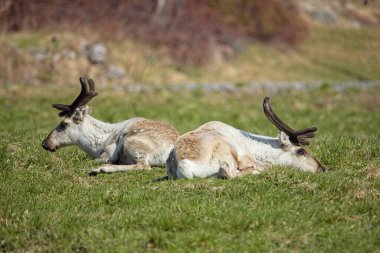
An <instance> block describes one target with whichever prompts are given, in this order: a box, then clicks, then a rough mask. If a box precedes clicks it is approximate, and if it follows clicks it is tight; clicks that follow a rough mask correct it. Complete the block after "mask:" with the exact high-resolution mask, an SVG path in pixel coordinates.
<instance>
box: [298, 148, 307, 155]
mask: <svg viewBox="0 0 380 253" xmlns="http://www.w3.org/2000/svg"><path fill="white" fill-rule="evenodd" d="M305 154H306V150H305V149H303V148H300V149H298V150H297V155H299V156H301V155H305Z"/></svg>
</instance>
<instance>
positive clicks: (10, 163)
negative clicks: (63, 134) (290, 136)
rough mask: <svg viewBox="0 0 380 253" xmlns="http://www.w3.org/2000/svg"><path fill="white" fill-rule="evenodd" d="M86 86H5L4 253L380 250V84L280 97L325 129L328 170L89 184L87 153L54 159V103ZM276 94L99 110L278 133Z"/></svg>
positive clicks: (126, 101)
mask: <svg viewBox="0 0 380 253" xmlns="http://www.w3.org/2000/svg"><path fill="white" fill-rule="evenodd" d="M76 92H77V90H73V91H68V90H64V91H60V90H56V89H53V88H51V89H42V88H34V89H32V88H30V87H28V88H25V89H24V88H20V87H19V88H17V87H15V88H12V89H1V90H0V107H1V110H0V161H1V168H0V251H4V252H25V251H28V252H36V251H43V252H61V251H66V252H95V251H99V252H103V251H108V252H126V251H127V252H146V251H152V252H189V251H191V252H289V251H290V252H380V217H379V214H380V201H379V199H380V157H379V154H380V143H379V137H380V130H379V125H380V114H379V108H380V96H379V94H380V93H379V92H380V90H379V88H376V89H373V90H369V91H360V90H351V91H347V92H344V93H336V92H334V91H332V90H330V89H328V88H325V89H323V90H314V91H311V92H308V93H295V92H287V93H282V94H273V95H272V96H271V98H272V103H273V107H274V108H275V110H276V111H278V114H279V115H281V116H282V117H283V118H284V120H285V121H287V122H289V124H290V125H291V126H294V127H306V126H310V125H316V126H318V128H319V132H318V135H317V137H316V139H315V140H314V141H313V143H312V145H311V146H310V150H311V152H312V153H313V154H314V155H315V156H316V157H318V158H320V160H321V162H322V163H323V164H324V165H326V166H327V167H328V168H329V171H328V172H327V173H323V174H309V173H301V172H298V171H295V170H293V169H291V168H280V167H278V168H272V169H270V170H269V171H267V172H265V173H262V174H260V175H255V176H254V175H252V176H247V177H244V178H238V179H234V180H230V181H227V180H219V179H207V180H177V181H162V182H153V179H155V178H158V177H161V176H163V175H164V174H165V170H164V169H163V168H156V169H154V170H152V171H148V172H146V171H145V172H132V173H124V174H123V173H120V174H110V175H99V176H97V177H90V176H88V175H87V173H88V172H89V171H90V169H91V168H92V167H93V166H95V165H96V164H95V163H94V162H93V161H91V160H90V159H89V158H88V157H87V156H86V155H85V154H84V153H83V152H81V151H80V150H79V149H78V148H75V147H70V148H65V149H61V150H59V151H57V152H56V153H48V152H47V151H45V150H43V149H42V147H41V141H42V140H43V138H44V137H45V136H46V135H47V134H48V133H49V132H50V130H51V129H53V127H55V125H56V124H58V122H59V120H60V119H59V118H58V116H56V111H55V110H54V109H52V108H51V104H52V103H54V102H65V101H69V100H70V99H71V98H72V97H73V96H74V94H75V93H76ZM265 95H266V94H254V95H252V94H245V95H244V94H223V93H220V94H218V93H215V94H206V93H202V92H198V91H197V92H194V93H183V94H175V93H170V92H165V91H157V92H156V93H155V92H152V93H145V94H116V93H112V92H110V91H104V92H102V93H101V94H100V95H99V96H98V97H97V98H96V99H94V100H93V101H92V102H91V105H92V107H93V108H94V112H93V115H94V116H95V117H97V118H99V119H102V120H104V121H111V122H117V121H121V120H123V119H126V118H129V117H134V116H143V117H148V118H154V119H160V120H165V121H168V122H170V123H172V124H173V125H175V126H176V127H177V129H178V130H179V131H180V132H181V133H184V132H186V131H189V130H192V129H194V128H196V127H198V126H199V125H200V124H202V123H204V122H206V121H209V120H221V121H223V122H226V123H229V124H231V125H233V126H235V127H238V128H241V129H244V130H246V131H250V132H254V133H258V134H265V135H276V134H277V131H276V129H275V128H274V127H273V126H272V125H271V124H270V123H269V122H268V121H267V120H266V119H265V116H264V115H263V113H262V109H261V103H262V98H263V97H264V96H265Z"/></svg>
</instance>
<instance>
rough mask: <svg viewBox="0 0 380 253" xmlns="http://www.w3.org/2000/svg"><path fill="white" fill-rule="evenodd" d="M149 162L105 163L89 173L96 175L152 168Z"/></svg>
mask: <svg viewBox="0 0 380 253" xmlns="http://www.w3.org/2000/svg"><path fill="white" fill-rule="evenodd" d="M150 169H151V167H150V165H149V164H145V163H137V164H130V165H115V164H104V165H102V166H100V167H98V168H95V169H93V170H92V171H91V172H90V173H89V175H90V176H96V175H98V174H100V173H113V172H127V171H133V170H150Z"/></svg>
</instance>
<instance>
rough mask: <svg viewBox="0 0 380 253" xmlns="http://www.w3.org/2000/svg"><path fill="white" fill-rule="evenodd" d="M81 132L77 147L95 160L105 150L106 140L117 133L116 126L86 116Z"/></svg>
mask: <svg viewBox="0 0 380 253" xmlns="http://www.w3.org/2000/svg"><path fill="white" fill-rule="evenodd" d="M79 124H81V126H80V127H81V131H80V132H78V134H79V136H78V138H77V139H76V143H75V145H77V146H78V147H79V148H80V149H82V150H83V151H85V152H86V153H87V154H88V155H90V156H91V157H93V158H96V157H98V156H99V155H100V154H101V153H102V151H103V149H104V144H105V143H106V139H107V138H109V137H110V136H111V135H112V134H113V133H114V132H115V130H116V129H115V125H114V124H109V123H105V122H102V121H100V120H97V119H95V118H93V117H91V116H90V115H86V117H84V118H83V121H82V122H80V123H79Z"/></svg>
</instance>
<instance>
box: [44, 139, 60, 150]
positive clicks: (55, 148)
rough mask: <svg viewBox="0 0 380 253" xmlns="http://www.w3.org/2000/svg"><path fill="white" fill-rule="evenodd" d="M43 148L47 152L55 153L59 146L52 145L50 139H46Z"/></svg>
mask: <svg viewBox="0 0 380 253" xmlns="http://www.w3.org/2000/svg"><path fill="white" fill-rule="evenodd" d="M42 147H43V148H44V149H46V150H47V151H50V152H55V151H56V150H57V146H55V145H51V143H50V142H49V140H48V139H45V140H44V141H43V142H42Z"/></svg>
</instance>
